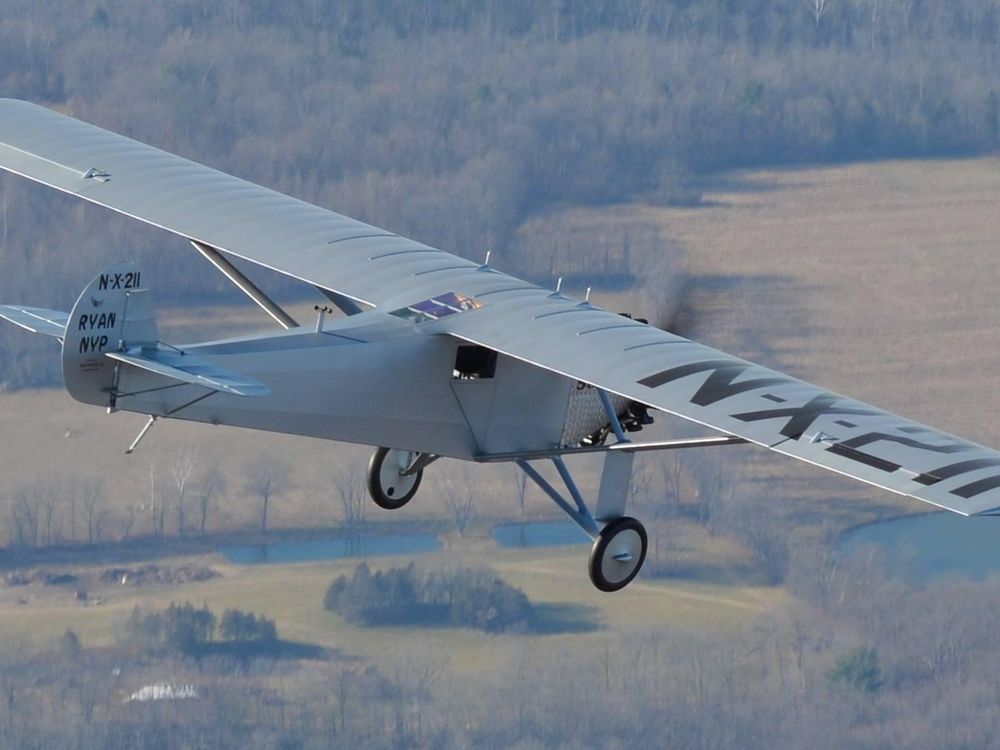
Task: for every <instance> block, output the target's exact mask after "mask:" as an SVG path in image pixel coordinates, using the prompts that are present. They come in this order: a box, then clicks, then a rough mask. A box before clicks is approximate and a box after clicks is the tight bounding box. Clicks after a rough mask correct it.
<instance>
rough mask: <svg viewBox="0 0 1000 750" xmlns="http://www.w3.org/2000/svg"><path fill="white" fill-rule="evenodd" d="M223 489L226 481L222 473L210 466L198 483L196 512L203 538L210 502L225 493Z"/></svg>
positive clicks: (214, 466)
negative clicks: (198, 514)
mask: <svg viewBox="0 0 1000 750" xmlns="http://www.w3.org/2000/svg"><path fill="white" fill-rule="evenodd" d="M225 487H226V479H225V477H224V476H222V472H221V471H219V467H218V466H217V465H215V464H212V465H211V466H209V467H208V469H206V470H205V473H204V474H202V475H201V481H200V482H199V483H198V490H197V498H198V512H199V513H200V518H199V519H198V521H199V522H198V529H199V530H200V532H201V535H202V536H205V527H206V526H207V525H208V512H209V510H210V509H211V507H212V501H213V500H214V499H215V498H216V496H218V495H220V494H221V493H222V492H224V491H225Z"/></svg>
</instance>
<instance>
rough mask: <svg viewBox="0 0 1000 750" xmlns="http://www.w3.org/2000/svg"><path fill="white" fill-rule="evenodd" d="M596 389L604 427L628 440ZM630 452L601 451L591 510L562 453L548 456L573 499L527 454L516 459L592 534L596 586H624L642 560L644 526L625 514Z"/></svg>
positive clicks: (591, 568) (613, 588)
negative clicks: (601, 467) (604, 413)
mask: <svg viewBox="0 0 1000 750" xmlns="http://www.w3.org/2000/svg"><path fill="white" fill-rule="evenodd" d="M598 393H599V394H600V396H601V401H602V402H603V404H604V408H605V410H606V411H607V414H608V421H609V425H608V427H609V429H610V430H611V431H613V432H614V434H615V437H616V438H617V439H618V443H617V444H618V445H623V444H625V443H628V440H627V439H626V438H625V433H624V430H623V429H622V425H621V422H620V421H619V419H618V415H617V414H616V413H615V410H614V408H613V407H612V404H611V400H610V398H609V397H608V394H607V393H606V392H604V391H602V390H599V391H598ZM633 458H634V454H633V453H631V452H626V451H622V450H618V451H615V452H610V451H609V452H608V453H607V454H606V455H605V457H604V470H603V472H602V473H601V487H600V490H599V491H598V496H597V505H596V507H595V512H594V513H593V514H592V513H591V512H590V509H589V508H588V507H587V503H586V501H585V500H584V499H583V495H581V494H580V490H579V489H577V486H576V483H575V482H574V481H573V477H572V476H571V475H570V473H569V469H568V468H567V467H566V464H565V463H564V462H563V460H562V457H561V456H559V455H555V456H551V460H552V463H553V464H554V465H555V467H556V471H558V472H559V476H560V477H561V478H562V480H563V484H565V485H566V489H567V490H568V491H569V494H570V497H571V498H572V502H570V500H567V499H566V498H565V497H563V496H562V495H561V494H560V493H559V491H558V490H556V489H555V487H553V486H552V485H551V484H549V483H548V482H547V481H546V480H545V478H544V477H543V476H542V475H541V474H539V473H538V471H537V470H536V469H535V468H534V467H533V466H532V465H531V464H530V463H528V461H527V460H526V458H525V457H521V458H516V459H514V460H515V461H516V462H517V465H518V466H520V467H521V469H522V470H523V471H524V473H525V474H527V475H528V477H529V478H530V479H531V480H532V481H533V482H534V483H535V484H537V485H538V486H539V487H540V488H541V489H542V490H543V491H544V492H545V494H547V495H548V496H549V497H551V498H552V500H553V501H555V503H556V505H558V506H559V507H560V508H562V509H563V510H564V511H565V512H566V514H567V515H568V516H569V517H570V518H572V519H573V520H574V521H575V522H576V524H577V525H578V526H579V527H580V528H581V529H583V530H584V531H585V532H586V533H587V534H588V535H589V536H590V538H591V539H593V540H594V546H593V548H592V549H591V551H590V564H589V566H588V567H589V572H590V580H591V581H592V582H593V584H594V586H595V587H597V589H598V590H600V591H607V592H611V591H620V590H621V589H623V588H625V587H626V586H628V585H629V583H631V582H632V579H633V578H635V577H636V576H637V575H638V574H639V569H640V568H642V563H643V562H644V561H645V560H646V546H647V542H646V529H645V528H644V527H643V525H642V524H641V523H639V522H638V521H637V520H635V519H634V518H630V517H629V516H626V515H625V504H626V500H627V497H628V488H629V483H630V479H631V476H632V460H633ZM595 516H596V518H595ZM599 521H600V522H601V523H600V524H599V523H598V522H599Z"/></svg>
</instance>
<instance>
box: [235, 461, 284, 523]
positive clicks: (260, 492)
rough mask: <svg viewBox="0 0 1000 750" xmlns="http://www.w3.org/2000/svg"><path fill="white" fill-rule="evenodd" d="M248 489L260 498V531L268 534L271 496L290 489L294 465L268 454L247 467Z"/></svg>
mask: <svg viewBox="0 0 1000 750" xmlns="http://www.w3.org/2000/svg"><path fill="white" fill-rule="evenodd" d="M245 472H246V490H247V492H249V493H251V494H252V495H255V496H256V497H257V498H258V499H259V500H260V533H261V534H267V515H268V511H269V510H270V507H271V498H273V497H274V496H275V495H280V494H281V493H283V492H285V491H286V490H288V488H289V487H290V486H291V480H292V466H291V464H289V463H288V462H287V461H285V460H284V459H282V458H276V457H274V456H270V455H266V456H263V457H261V458H260V459H258V460H256V461H251V462H250V463H248V464H247V465H246V467H245Z"/></svg>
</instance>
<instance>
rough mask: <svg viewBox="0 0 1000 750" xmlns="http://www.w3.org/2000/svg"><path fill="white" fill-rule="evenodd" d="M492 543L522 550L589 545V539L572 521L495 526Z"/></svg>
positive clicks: (531, 522)
mask: <svg viewBox="0 0 1000 750" xmlns="http://www.w3.org/2000/svg"><path fill="white" fill-rule="evenodd" d="M493 541H495V542H496V543H497V544H498V545H499V546H501V547H507V548H514V549H524V548H527V547H567V546H569V545H571V544H590V537H589V536H587V535H586V534H585V533H584V532H583V529H581V528H580V527H579V526H577V525H576V524H575V523H573V522H572V521H530V522H528V523H505V524H504V525H503V526H497V527H496V528H495V529H493Z"/></svg>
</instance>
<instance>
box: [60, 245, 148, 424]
mask: <svg viewBox="0 0 1000 750" xmlns="http://www.w3.org/2000/svg"><path fill="white" fill-rule="evenodd" d="M156 344H157V331H156V322H155V321H154V320H153V308H152V303H151V302H150V299H149V291H148V290H146V289H144V288H143V287H142V272H141V271H140V270H139V268H138V266H136V265H135V264H134V263H121V264H119V265H116V266H112V267H111V268H109V269H108V270H106V271H104V272H103V273H100V274H98V275H97V276H96V277H94V280H93V281H91V282H90V284H88V285H87V288H86V289H84V290H83V292H82V293H81V294H80V297H79V298H78V299H77V301H76V305H74V306H73V311H72V312H71V313H70V314H69V322H68V323H67V325H66V333H65V336H64V338H63V349H62V370H63V379H64V380H65V382H66V390H68V391H69V393H70V395H71V396H72V397H73V398H75V399H76V400H77V401H82V402H83V403H86V404H95V405H98V406H113V403H112V401H113V397H112V394H113V393H114V392H115V390H116V385H117V384H116V382H115V381H116V378H117V366H116V362H114V361H113V360H111V359H109V358H108V357H106V356H105V354H106V353H108V352H116V351H125V350H126V349H129V348H132V347H143V346H147V347H148V346H156Z"/></svg>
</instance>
